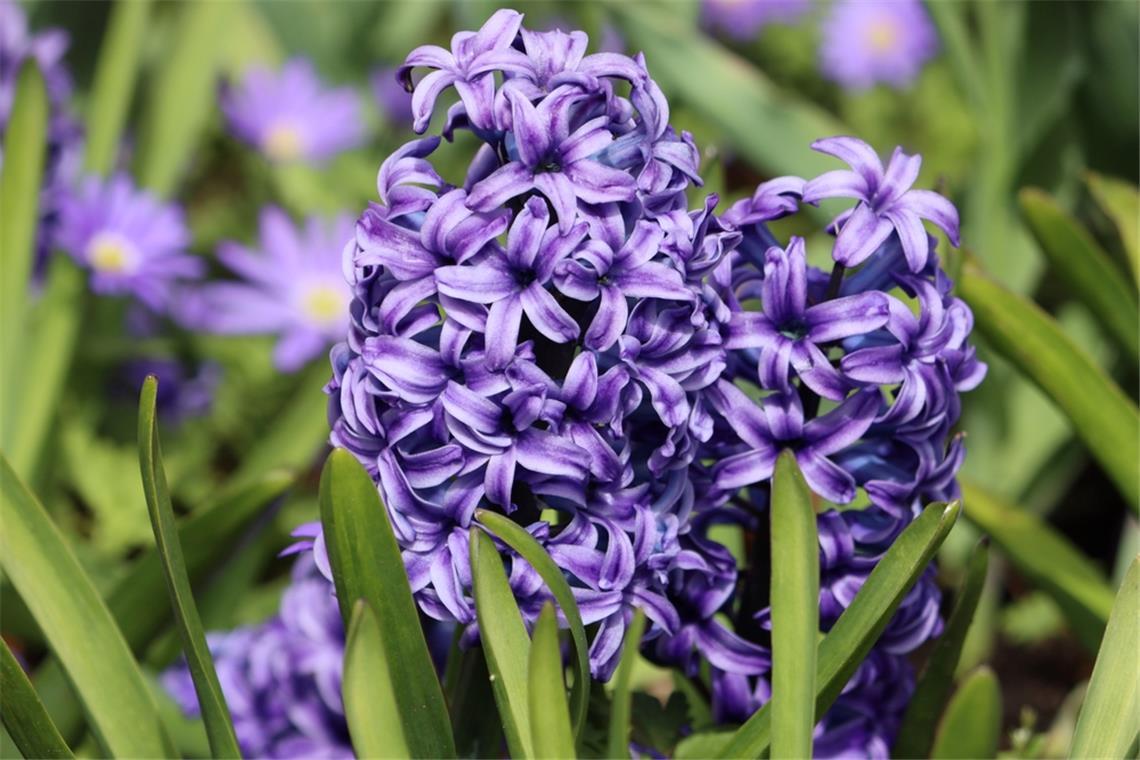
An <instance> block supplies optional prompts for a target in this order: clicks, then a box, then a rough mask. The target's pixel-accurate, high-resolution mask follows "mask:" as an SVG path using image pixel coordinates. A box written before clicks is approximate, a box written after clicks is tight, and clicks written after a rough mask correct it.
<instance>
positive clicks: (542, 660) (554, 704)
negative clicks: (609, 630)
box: [527, 602, 640, 760]
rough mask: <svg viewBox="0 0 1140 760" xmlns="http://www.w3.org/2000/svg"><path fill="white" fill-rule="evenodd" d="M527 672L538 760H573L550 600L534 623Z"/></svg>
mask: <svg viewBox="0 0 1140 760" xmlns="http://www.w3.org/2000/svg"><path fill="white" fill-rule="evenodd" d="M638 640H640V637H639V639H638ZM527 671H528V673H527V678H528V688H527V701H528V704H529V708H530V723H531V726H532V728H533V732H532V735H533V738H534V756H535V757H536V758H539V760H562V759H563V758H566V759H569V760H573V758H574V757H575V753H574V732H573V731H572V730H571V729H570V708H569V706H568V705H567V702H566V681H565V680H564V679H565V673H564V670H563V668H562V653H561V651H559V647H558V618H557V617H556V616H555V614H554V606H553V605H552V604H551V603H550V602H547V603H546V604H545V605H543V608H542V612H541V613H539V616H538V621H537V622H536V623H535V626H534V639H533V640H532V641H531V646H530V658H529V662H528V667H527ZM611 757H613V755H611Z"/></svg>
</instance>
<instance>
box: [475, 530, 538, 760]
mask: <svg viewBox="0 0 1140 760" xmlns="http://www.w3.org/2000/svg"><path fill="white" fill-rule="evenodd" d="M471 580H472V584H473V585H474V587H475V614H476V616H477V617H478V619H479V634H480V636H481V637H482V639H483V651H484V652H485V653H486V655H487V669H488V670H490V672H491V689H492V690H493V691H494V693H495V703H496V704H497V705H498V706H499V716H500V717H501V719H502V721H503V733H504V734H506V736H507V747H508V748H509V749H510V753H511V757H518V758H524V757H532V756H533V754H534V751H533V747H534V744H533V742H532V739H531V727H530V708H529V701H528V698H527V692H528V689H527V662H528V658H529V656H530V638H529V637H528V636H527V635H526V626H525V625H524V624H523V619H522V613H520V612H519V606H518V603H517V602H516V601H515V595H514V592H513V591H511V586H510V583H509V582H508V581H507V572H506V570H504V569H503V558H502V556H501V555H500V554H499V552H498V550H497V549H496V548H495V543H494V541H492V540H491V538H490V537H489V536H488V535H487V534H486V533H484V532H483V531H481V530H479V529H478V528H476V527H472V528H471Z"/></svg>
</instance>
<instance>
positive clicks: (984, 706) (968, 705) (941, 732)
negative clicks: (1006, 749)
mask: <svg viewBox="0 0 1140 760" xmlns="http://www.w3.org/2000/svg"><path fill="white" fill-rule="evenodd" d="M1000 739H1001V689H1000V688H999V686H998V680H997V676H995V675H994V672H993V671H992V670H990V669H989V668H987V667H985V666H984V665H983V666H982V667H980V668H978V669H977V670H975V671H974V672H973V673H971V674H970V675H968V676H966V679H965V680H964V681H963V682H962V685H961V686H959V687H958V691H956V692H955V693H954V697H953V698H952V699H951V700H950V704H948V705H947V706H946V714H945V715H943V716H942V721H941V723H940V724H939V726H938V733H937V735H936V736H935V738H934V748H933V750H932V751H931V754H930V757H931V758H937V759H939V760H941V759H942V758H947V759H949V758H961V759H962V760H975V759H976V758H992V757H997V749H998V741H999V740H1000ZM899 757H906V756H905V755H902V754H899Z"/></svg>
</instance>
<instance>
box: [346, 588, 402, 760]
mask: <svg viewBox="0 0 1140 760" xmlns="http://www.w3.org/2000/svg"><path fill="white" fill-rule="evenodd" d="M392 686H393V684H392V674H391V672H389V670H388V661H387V659H386V658H385V654H384V644H383V642H382V641H381V637H380V623H379V621H377V619H376V613H375V612H373V611H372V607H371V606H370V605H369V604H368V602H367V601H365V600H364V599H357V600H356V604H355V605H354V606H353V608H352V620H351V621H350V622H349V624H348V634H347V636H346V643H345V647H344V678H343V683H342V686H341V691H342V692H343V694H344V716H345V718H346V720H347V721H348V733H349V735H350V736H351V737H352V748H353V749H354V750H356V756H357V757H412V752H411V750H410V749H409V748H408V744H407V742H406V741H405V740H404V725H403V723H402V722H401V721H400V708H399V705H397V704H396V692H395V690H394V689H393V688H392Z"/></svg>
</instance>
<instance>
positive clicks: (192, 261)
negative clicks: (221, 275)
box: [59, 174, 205, 312]
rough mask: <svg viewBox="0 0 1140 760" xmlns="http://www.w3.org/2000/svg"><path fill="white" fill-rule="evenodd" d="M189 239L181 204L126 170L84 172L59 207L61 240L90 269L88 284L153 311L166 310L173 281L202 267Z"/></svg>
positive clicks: (195, 273) (197, 273)
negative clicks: (139, 183)
mask: <svg viewBox="0 0 1140 760" xmlns="http://www.w3.org/2000/svg"><path fill="white" fill-rule="evenodd" d="M189 244H190V231H189V229H187V227H186V219H185V216H184V215H183V212H182V209H181V208H179V207H178V206H177V205H175V204H172V203H165V202H163V201H161V200H159V199H158V198H157V197H155V196H154V195H153V194H151V193H149V192H147V191H145V190H140V189H138V188H136V187H135V185H134V183H133V182H132V181H131V179H130V178H129V177H128V176H126V175H125V174H117V175H115V176H113V177H111V178H110V179H107V180H101V179H98V178H95V177H89V178H87V179H86V180H84V181H83V182H82V183H81V185H80V186H79V187H78V188H77V189H76V190H75V191H73V192H72V193H69V194H68V195H67V197H66V198H65V199H64V201H63V204H62V206H61V209H60V228H59V245H60V247H61V248H63V249H64V250H65V251H67V253H69V254H70V255H71V256H72V258H74V259H75V260H76V262H78V263H79V264H80V265H81V266H83V267H84V268H86V269H88V270H89V271H90V272H91V289H92V290H94V291H95V292H96V293H100V294H106V295H130V296H133V297H134V298H137V299H138V300H139V301H140V302H141V303H143V304H144V305H145V306H146V307H147V308H149V309H151V310H152V311H155V312H167V311H170V310H171V309H172V308H173V307H174V306H175V304H174V302H173V300H172V296H173V294H174V292H175V289H176V287H177V286H179V285H180V284H182V283H185V282H187V281H189V280H192V279H195V278H197V277H199V276H200V275H201V274H202V272H203V271H204V269H205V265H204V262H203V261H202V259H200V258H198V257H196V256H192V255H189V254H187V253H186V248H187V246H188V245H189Z"/></svg>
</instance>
